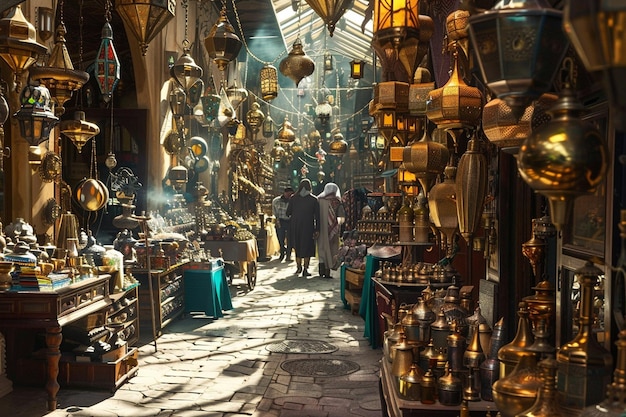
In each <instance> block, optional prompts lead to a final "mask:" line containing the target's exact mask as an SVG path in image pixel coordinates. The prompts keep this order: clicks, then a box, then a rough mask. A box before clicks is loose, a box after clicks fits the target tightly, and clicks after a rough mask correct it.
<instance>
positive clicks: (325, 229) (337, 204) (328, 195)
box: [317, 182, 346, 278]
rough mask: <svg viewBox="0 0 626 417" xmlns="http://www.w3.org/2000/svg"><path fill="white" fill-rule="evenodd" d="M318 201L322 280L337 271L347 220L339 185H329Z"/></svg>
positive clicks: (319, 255)
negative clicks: (344, 225) (342, 230)
mask: <svg viewBox="0 0 626 417" xmlns="http://www.w3.org/2000/svg"><path fill="white" fill-rule="evenodd" d="M317 201H318V202H319V206H320V233H319V237H318V238H317V256H318V258H319V273H320V277H322V278H332V277H331V276H330V269H331V267H332V268H333V269H336V257H337V253H338V252H339V236H340V231H341V224H342V223H343V222H344V220H345V218H346V213H345V211H344V208H343V204H342V202H341V192H340V191H339V187H338V186H337V184H335V183H334V182H329V183H327V184H326V185H325V186H324V191H322V192H321V193H320V194H319V195H318V196H317Z"/></svg>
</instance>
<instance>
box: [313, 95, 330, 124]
mask: <svg viewBox="0 0 626 417" xmlns="http://www.w3.org/2000/svg"><path fill="white" fill-rule="evenodd" d="M332 114H333V107H332V106H331V105H330V104H329V103H328V101H326V100H324V101H322V102H321V103H319V104H318V105H317V106H315V115H316V116H317V119H318V120H319V122H320V124H321V125H322V126H328V122H329V121H330V116H331V115H332Z"/></svg>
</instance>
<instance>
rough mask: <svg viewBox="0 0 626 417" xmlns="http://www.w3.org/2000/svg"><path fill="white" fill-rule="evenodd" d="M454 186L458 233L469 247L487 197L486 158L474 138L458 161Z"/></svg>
mask: <svg viewBox="0 0 626 417" xmlns="http://www.w3.org/2000/svg"><path fill="white" fill-rule="evenodd" d="M455 185H456V208H457V215H458V217H459V231H460V233H461V236H463V238H464V239H465V241H466V242H467V243H468V247H470V246H471V244H472V237H473V236H474V233H476V230H477V229H478V225H479V224H480V221H481V218H482V214H483V209H484V207H485V197H486V196H487V157H486V156H485V155H484V154H483V153H481V150H480V143H479V142H478V140H477V139H475V137H473V138H472V139H470V140H469V142H468V144H467V151H466V152H465V153H464V154H463V155H461V159H459V163H458V167H457V173H456V183H455Z"/></svg>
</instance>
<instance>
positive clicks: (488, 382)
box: [480, 317, 504, 401]
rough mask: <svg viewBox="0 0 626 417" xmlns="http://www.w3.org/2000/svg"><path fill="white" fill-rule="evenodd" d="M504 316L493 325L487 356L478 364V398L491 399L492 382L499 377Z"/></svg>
mask: <svg viewBox="0 0 626 417" xmlns="http://www.w3.org/2000/svg"><path fill="white" fill-rule="evenodd" d="M503 336H504V317H503V318H501V319H500V320H498V322H497V323H496V324H495V325H494V326H493V334H492V335H491V342H490V344H489V346H490V350H489V356H488V357H487V359H485V360H484V361H483V363H481V364H480V398H481V400H483V401H493V389H492V387H493V384H494V382H496V381H497V380H498V379H499V378H500V360H498V351H499V350H500V348H501V347H502V344H503V342H504V339H503Z"/></svg>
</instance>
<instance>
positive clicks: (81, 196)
mask: <svg viewBox="0 0 626 417" xmlns="http://www.w3.org/2000/svg"><path fill="white" fill-rule="evenodd" d="M76 200H77V201H78V204H79V205H80V206H81V207H82V208H83V210H86V211H98V210H100V209H101V208H102V207H104V206H105V205H106V203H107V201H109V189H108V188H107V186H106V185H105V184H104V183H103V182H102V181H100V180H97V179H93V178H89V179H86V180H84V181H82V182H80V183H79V184H78V186H77V187H76Z"/></svg>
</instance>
